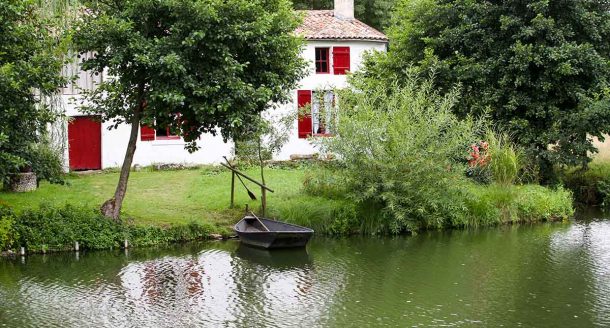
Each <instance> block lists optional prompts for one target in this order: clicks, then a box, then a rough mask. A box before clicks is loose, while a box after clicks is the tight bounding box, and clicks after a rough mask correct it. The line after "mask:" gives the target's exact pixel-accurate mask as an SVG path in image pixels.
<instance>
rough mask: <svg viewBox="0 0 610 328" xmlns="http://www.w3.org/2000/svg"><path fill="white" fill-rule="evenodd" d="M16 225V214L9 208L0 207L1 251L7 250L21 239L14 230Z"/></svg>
mask: <svg viewBox="0 0 610 328" xmlns="http://www.w3.org/2000/svg"><path fill="white" fill-rule="evenodd" d="M14 223H15V213H13V211H11V210H10V209H9V208H8V207H6V206H2V205H0V251H1V250H3V249H7V248H8V247H9V246H10V245H12V244H13V242H14V241H15V240H16V239H18V238H19V235H18V234H17V233H16V232H15V231H14V230H13V225H14Z"/></svg>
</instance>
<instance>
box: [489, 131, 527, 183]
mask: <svg viewBox="0 0 610 328" xmlns="http://www.w3.org/2000/svg"><path fill="white" fill-rule="evenodd" d="M485 140H486V142H487V143H488V144H489V149H488V154H489V157H490V160H489V170H490V172H491V176H492V178H493V181H494V182H495V183H498V184H501V185H512V184H513V183H515V181H516V180H517V178H518V176H519V172H520V171H521V169H522V164H521V158H522V155H521V153H522V152H521V150H520V149H519V148H518V147H517V146H516V145H514V144H513V143H512V142H511V139H510V138H509V136H508V134H506V133H501V132H494V131H493V130H488V131H487V133H485Z"/></svg>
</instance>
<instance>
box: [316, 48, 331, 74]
mask: <svg viewBox="0 0 610 328" xmlns="http://www.w3.org/2000/svg"><path fill="white" fill-rule="evenodd" d="M329 53H330V49H329V48H316V73H317V74H328V73H330V56H329Z"/></svg>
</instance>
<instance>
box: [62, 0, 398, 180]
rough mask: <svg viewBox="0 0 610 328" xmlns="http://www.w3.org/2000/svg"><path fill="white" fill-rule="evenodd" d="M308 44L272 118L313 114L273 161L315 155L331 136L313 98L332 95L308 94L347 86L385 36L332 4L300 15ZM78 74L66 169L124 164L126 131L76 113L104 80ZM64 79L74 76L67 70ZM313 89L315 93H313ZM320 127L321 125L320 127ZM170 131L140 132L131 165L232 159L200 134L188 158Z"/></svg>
mask: <svg viewBox="0 0 610 328" xmlns="http://www.w3.org/2000/svg"><path fill="white" fill-rule="evenodd" d="M296 33H297V34H300V35H302V36H303V37H304V38H305V40H306V45H305V47H304V48H303V50H302V56H303V58H305V59H306V60H307V61H308V62H309V64H310V65H309V68H308V70H309V74H308V75H307V76H306V77H305V78H303V79H302V80H301V81H300V83H299V88H298V90H294V91H293V92H292V94H293V95H292V97H293V98H292V101H291V102H290V103H288V104H285V105H282V106H280V107H279V108H277V109H275V110H274V111H273V112H272V113H270V114H271V115H286V114H289V113H295V112H297V111H298V108H299V107H302V106H305V105H307V104H310V103H311V102H312V99H313V104H312V105H311V106H310V107H311V111H312V113H311V115H307V116H302V115H301V117H300V118H296V116H295V119H294V125H293V126H292V129H291V131H290V137H289V140H288V142H287V143H286V144H285V145H284V147H283V148H282V150H281V151H280V153H279V154H278V155H277V156H276V157H277V158H276V159H288V158H289V157H290V155H292V154H312V153H315V152H316V150H315V149H314V147H313V146H312V145H311V143H310V142H309V140H308V137H310V136H312V135H319V134H322V135H328V134H329V133H332V131H328V128H326V127H325V126H324V124H323V123H322V122H321V121H320V119H319V117H318V115H317V113H318V104H317V101H316V99H318V98H323V99H324V100H325V101H327V102H331V101H333V95H332V92H330V91H327V92H325V94H324V96H323V97H315V96H314V97H312V93H314V92H320V90H324V89H327V90H330V89H333V88H342V87H345V86H346V83H347V82H346V73H347V72H350V71H351V72H353V71H356V70H358V69H359V68H360V65H361V61H362V56H363V54H364V53H365V52H366V51H371V50H378V51H385V50H386V47H387V42H388V40H387V38H386V36H385V35H384V34H383V33H381V32H379V31H377V30H375V29H373V28H371V27H369V26H367V25H366V24H364V23H362V22H360V21H358V20H357V19H355V18H354V2H353V0H335V9H334V10H311V11H305V12H304V21H303V24H302V25H301V26H300V27H299V28H298V29H297V30H296ZM69 69H72V70H75V72H74V73H75V74H79V79H78V80H77V81H76V82H75V83H74V85H70V86H68V87H67V88H65V89H64V90H63V96H62V97H63V101H64V103H65V106H66V113H67V115H68V116H70V117H72V118H73V119H72V120H71V121H70V123H69V124H68V133H67V135H68V147H67V148H68V151H67V154H66V155H67V156H66V157H67V162H68V163H67V164H68V165H69V168H70V169H71V170H92V169H103V168H109V167H117V166H120V165H121V164H122V161H123V157H124V155H125V150H126V148H127V141H128V139H129V130H130V127H129V125H127V124H123V125H121V126H119V127H118V128H117V129H112V130H108V127H109V126H110V125H111V124H110V123H99V122H98V121H97V120H95V118H94V117H90V116H85V115H84V114H83V113H81V112H79V110H78V108H77V104H78V101H75V100H74V99H75V98H78V97H79V95H78V90H79V88H92V87H94V86H95V84H96V83H99V81H100V80H101V79H103V78H104V77H103V76H91V75H89V74H87V73H85V72H80V71H78V67H71V68H68V70H69ZM66 74H73V72H69V71H67V72H66ZM316 90H317V91H316ZM321 123H322V124H321ZM168 132H169V131H165V130H163V131H161V130H153V129H150V128H147V127H145V126H143V127H141V128H140V136H139V138H138V144H137V150H136V153H135V158H134V164H139V165H151V164H154V163H183V164H209V163H218V162H220V161H222V156H230V155H231V152H232V150H233V144H232V143H231V142H229V143H225V142H223V140H222V138H221V137H219V136H216V137H214V136H211V135H204V136H202V137H201V139H200V140H199V142H198V144H199V145H200V146H201V149H200V150H199V151H197V152H195V153H189V152H188V151H186V150H185V149H184V144H185V143H184V141H183V140H182V139H181V138H180V137H179V136H173V135H170V134H169V133H168Z"/></svg>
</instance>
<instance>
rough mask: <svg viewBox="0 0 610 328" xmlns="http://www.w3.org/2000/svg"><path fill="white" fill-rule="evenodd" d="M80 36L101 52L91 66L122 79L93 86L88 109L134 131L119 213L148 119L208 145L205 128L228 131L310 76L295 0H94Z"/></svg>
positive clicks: (113, 209) (227, 134)
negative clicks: (292, 0) (297, 34)
mask: <svg viewBox="0 0 610 328" xmlns="http://www.w3.org/2000/svg"><path fill="white" fill-rule="evenodd" d="M86 6H87V9H86V10H85V11H84V14H83V17H82V22H81V23H80V24H78V25H77V26H76V28H75V29H74V33H73V41H74V44H75V47H76V49H77V50H78V51H79V53H81V54H83V53H94V54H95V56H94V57H93V58H91V59H88V60H86V61H85V62H84V64H83V69H85V70H91V71H93V72H102V71H104V70H107V73H108V74H109V75H110V76H113V77H114V78H112V79H108V80H107V81H104V82H102V83H101V84H100V85H99V87H98V88H97V89H95V90H90V91H88V92H86V93H85V95H84V98H83V100H84V101H83V110H84V111H86V112H90V113H96V114H98V115H101V119H102V120H103V121H111V122H112V123H113V124H112V127H114V128H116V127H117V126H118V125H120V124H123V123H127V124H130V125H131V133H130V136H129V141H128V145H127V151H126V153H125V158H124V161H123V164H122V168H121V173H120V177H119V182H118V185H117V188H116V191H115V193H114V197H112V198H111V199H109V200H108V201H106V202H105V203H104V204H103V205H102V207H101V211H102V214H104V215H105V216H107V217H112V218H114V219H115V220H117V219H118V218H119V214H120V210H121V206H122V202H123V199H124V197H125V193H126V191H127V181H128V178H129V172H130V167H131V164H132V161H133V157H134V153H135V151H136V141H137V137H138V130H139V126H140V124H145V125H147V126H149V127H152V128H170V129H171V130H172V131H174V132H175V133H179V134H180V135H181V136H182V137H183V139H184V140H185V141H186V146H185V147H186V148H187V149H188V150H189V151H195V150H197V149H198V147H199V145H198V144H197V142H198V139H199V137H200V136H201V135H202V134H203V133H212V134H216V133H221V134H222V136H223V137H224V138H225V140H227V139H229V138H231V137H232V135H233V134H235V133H238V132H239V131H240V130H241V129H243V128H244V127H247V126H248V125H249V124H250V123H251V122H253V121H255V120H256V119H257V117H258V115H259V114H260V112H261V111H263V110H264V109H265V108H267V106H268V105H269V104H270V103H272V102H282V101H286V100H287V99H288V91H289V90H291V89H293V88H294V87H295V85H296V82H297V81H298V80H299V79H300V77H301V76H302V72H303V68H304V62H303V60H302V59H301V58H300V56H299V53H300V49H301V44H302V41H301V40H300V39H299V38H297V37H295V36H294V35H293V33H292V32H293V31H294V29H295V28H296V27H297V25H298V23H299V22H298V17H297V16H295V13H294V12H293V11H292V10H291V4H290V2H289V1H287V0H229V1H226V0H157V1H150V0H125V1H101V0H99V1H92V2H89V3H87V4H86Z"/></svg>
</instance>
